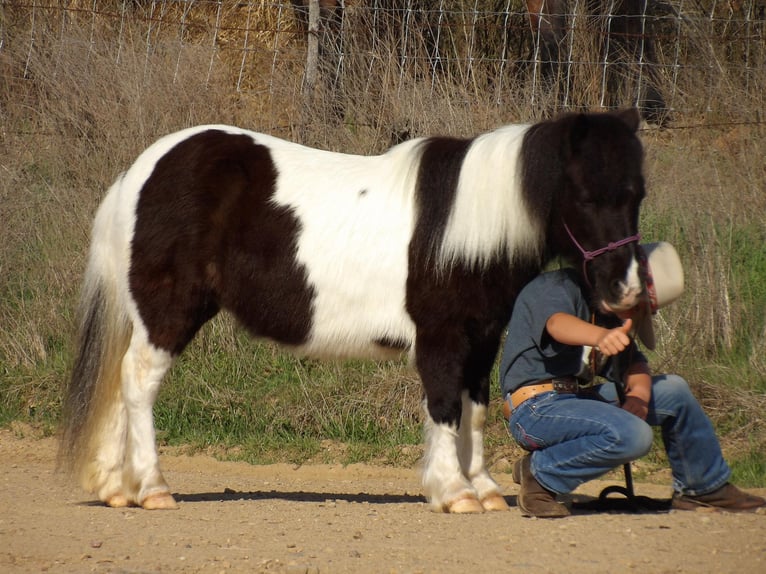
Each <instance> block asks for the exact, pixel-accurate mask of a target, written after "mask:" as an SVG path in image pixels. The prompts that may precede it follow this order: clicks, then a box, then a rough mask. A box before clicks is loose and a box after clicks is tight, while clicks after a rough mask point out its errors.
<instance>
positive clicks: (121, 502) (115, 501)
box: [104, 494, 130, 508]
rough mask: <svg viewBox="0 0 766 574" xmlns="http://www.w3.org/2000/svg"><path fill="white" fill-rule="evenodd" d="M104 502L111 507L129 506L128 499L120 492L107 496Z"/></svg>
mask: <svg viewBox="0 0 766 574" xmlns="http://www.w3.org/2000/svg"><path fill="white" fill-rule="evenodd" d="M104 504H106V505H107V506H109V507H111V508H125V507H126V506H130V501H128V499H127V498H125V497H124V496H123V495H122V494H115V495H113V496H110V497H109V498H107V499H106V500H105V501H104Z"/></svg>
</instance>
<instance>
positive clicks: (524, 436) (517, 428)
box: [511, 421, 545, 452]
mask: <svg viewBox="0 0 766 574" xmlns="http://www.w3.org/2000/svg"><path fill="white" fill-rule="evenodd" d="M511 434H512V435H513V438H514V440H515V441H516V442H517V443H519V446H520V447H521V448H523V449H524V450H528V451H530V452H531V451H533V450H539V449H541V448H545V441H543V440H542V439H541V438H539V437H536V436H535V435H533V434H530V433H528V432H527V431H526V429H525V428H524V426H523V425H522V424H521V423H520V422H518V421H517V422H516V423H514V425H513V427H512V428H511Z"/></svg>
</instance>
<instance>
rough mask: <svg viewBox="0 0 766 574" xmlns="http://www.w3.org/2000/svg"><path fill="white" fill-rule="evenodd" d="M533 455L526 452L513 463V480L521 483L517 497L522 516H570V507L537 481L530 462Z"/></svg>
mask: <svg viewBox="0 0 766 574" xmlns="http://www.w3.org/2000/svg"><path fill="white" fill-rule="evenodd" d="M531 462H532V455H531V454H526V455H524V456H523V457H522V458H520V459H519V460H517V461H516V463H515V464H514V465H513V481H514V482H515V483H516V484H520V485H521V490H520V491H519V496H518V498H517V502H518V506H519V508H520V509H521V514H522V516H536V517H538V518H562V517H564V516H569V509H568V508H567V507H566V506H564V505H563V504H561V503H560V502H556V495H555V494H554V493H553V492H551V491H550V490H548V489H547V488H545V487H544V486H543V485H542V484H540V483H539V482H537V479H536V478H535V477H534V475H533V474H532V470H531V468H530V464H531Z"/></svg>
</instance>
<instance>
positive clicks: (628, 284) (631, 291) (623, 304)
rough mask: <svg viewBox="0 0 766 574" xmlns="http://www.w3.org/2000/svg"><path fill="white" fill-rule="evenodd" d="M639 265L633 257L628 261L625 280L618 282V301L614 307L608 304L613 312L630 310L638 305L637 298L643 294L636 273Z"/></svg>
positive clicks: (639, 278)
mask: <svg viewBox="0 0 766 574" xmlns="http://www.w3.org/2000/svg"><path fill="white" fill-rule="evenodd" d="M638 270H639V264H638V261H637V260H636V258H635V257H634V258H633V259H631V261H630V265H629V266H628V269H627V271H626V272H625V280H624V281H620V301H619V303H617V304H616V305H613V304H609V307H610V308H611V309H612V310H613V311H620V310H625V309H630V308H631V307H634V306H635V305H636V304H637V303H638V299H639V296H640V295H641V293H642V292H643V285H642V284H641V277H640V275H639V273H638Z"/></svg>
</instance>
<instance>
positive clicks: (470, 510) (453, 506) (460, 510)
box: [447, 497, 484, 514]
mask: <svg viewBox="0 0 766 574" xmlns="http://www.w3.org/2000/svg"><path fill="white" fill-rule="evenodd" d="M447 512H449V513H450V514H479V513H481V512H484V507H483V506H482V504H481V502H479V501H478V500H476V499H475V498H468V497H465V498H458V499H457V500H453V501H452V502H450V503H449V504H448V505H447Z"/></svg>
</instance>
